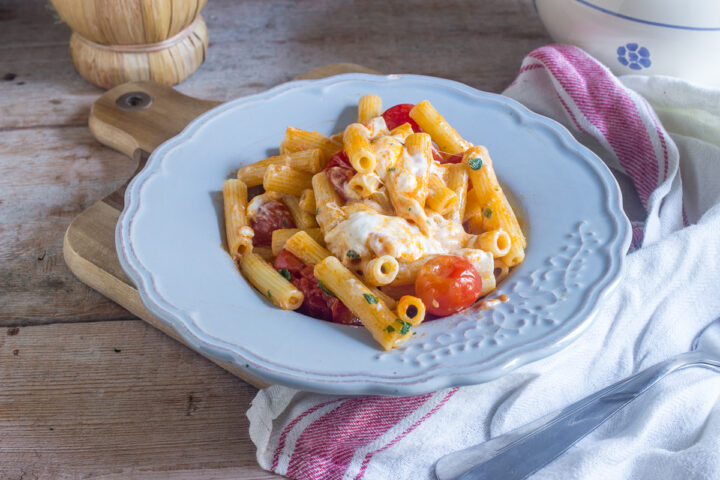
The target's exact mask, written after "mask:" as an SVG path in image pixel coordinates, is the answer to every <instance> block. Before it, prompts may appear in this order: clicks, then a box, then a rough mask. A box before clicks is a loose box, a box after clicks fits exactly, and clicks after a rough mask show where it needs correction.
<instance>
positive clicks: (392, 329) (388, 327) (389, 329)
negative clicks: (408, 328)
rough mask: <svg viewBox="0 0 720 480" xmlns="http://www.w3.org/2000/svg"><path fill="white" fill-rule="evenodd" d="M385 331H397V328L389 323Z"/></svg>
mask: <svg viewBox="0 0 720 480" xmlns="http://www.w3.org/2000/svg"><path fill="white" fill-rule="evenodd" d="M385 331H386V332H388V333H392V332H394V331H395V328H394V327H393V326H392V325H388V326H387V327H385Z"/></svg>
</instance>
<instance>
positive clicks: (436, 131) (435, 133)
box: [410, 100, 472, 155]
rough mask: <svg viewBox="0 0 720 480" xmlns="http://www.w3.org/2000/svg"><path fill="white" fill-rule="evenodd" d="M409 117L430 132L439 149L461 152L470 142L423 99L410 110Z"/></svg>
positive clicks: (453, 152) (455, 152) (452, 152)
mask: <svg viewBox="0 0 720 480" xmlns="http://www.w3.org/2000/svg"><path fill="white" fill-rule="evenodd" d="M410 118H412V119H413V120H415V122H417V124H418V125H419V126H420V128H422V129H423V131H424V132H427V133H429V134H430V136H431V137H432V139H433V140H434V141H435V143H437V144H438V147H440V150H442V151H443V152H446V153H451V154H453V155H454V154H457V153H463V152H464V151H465V150H467V149H468V148H470V147H471V146H472V144H471V143H470V142H468V141H466V140H464V139H463V138H462V137H461V136H460V135H459V134H458V133H457V132H456V131H455V129H454V128H453V127H451V126H450V124H449V123H448V122H447V121H446V120H445V119H444V118H443V117H442V115H440V114H439V113H438V111H437V110H435V108H434V107H433V106H432V105H431V104H430V102H428V101H427V100H423V101H422V102H420V103H418V104H417V105H415V106H414V107H413V109H412V110H410Z"/></svg>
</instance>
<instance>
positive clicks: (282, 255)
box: [273, 248, 305, 278]
mask: <svg viewBox="0 0 720 480" xmlns="http://www.w3.org/2000/svg"><path fill="white" fill-rule="evenodd" d="M273 267H275V270H277V271H280V270H282V269H283V268H284V269H285V270H287V271H288V272H290V275H292V277H293V278H294V277H299V276H300V272H301V271H302V269H303V268H305V263H303V261H302V260H300V259H299V258H298V257H296V256H295V255H293V254H292V253H291V252H290V251H289V250H286V249H284V248H283V249H282V250H280V252H279V253H278V255H277V257H275V262H273Z"/></svg>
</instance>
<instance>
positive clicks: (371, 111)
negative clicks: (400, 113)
mask: <svg viewBox="0 0 720 480" xmlns="http://www.w3.org/2000/svg"><path fill="white" fill-rule="evenodd" d="M381 114H382V100H381V99H380V97H378V96H377V95H364V96H362V97H360V100H359V101H358V123H365V122H367V121H370V119H372V118H374V117H378V116H380V115H381Z"/></svg>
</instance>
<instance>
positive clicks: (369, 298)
mask: <svg viewBox="0 0 720 480" xmlns="http://www.w3.org/2000/svg"><path fill="white" fill-rule="evenodd" d="M363 297H365V301H366V302H368V303H378V299H377V297H376V296H375V295H371V294H369V293H363Z"/></svg>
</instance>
